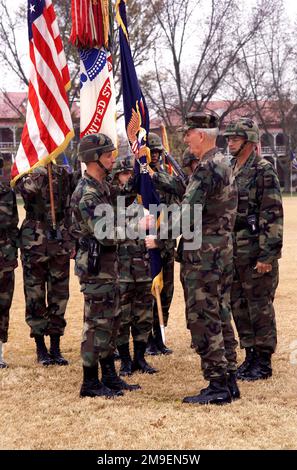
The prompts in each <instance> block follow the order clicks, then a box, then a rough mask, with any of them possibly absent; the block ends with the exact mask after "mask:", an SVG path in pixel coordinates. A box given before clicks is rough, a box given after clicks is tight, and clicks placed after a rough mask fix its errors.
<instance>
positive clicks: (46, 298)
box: [16, 164, 74, 366]
mask: <svg viewBox="0 0 297 470" xmlns="http://www.w3.org/2000/svg"><path fill="white" fill-rule="evenodd" d="M52 176H53V195H54V205H55V213H56V223H57V228H56V230H54V229H53V221H52V216H51V205H50V188H49V178H48V170H47V168H46V167H42V166H40V167H38V168H35V169H34V170H33V172H32V173H29V174H27V175H24V176H22V177H21V178H20V179H19V180H18V181H17V184H16V190H17V191H18V192H20V193H21V195H22V197H23V200H24V205H25V210H26V217H25V219H24V221H23V223H22V226H21V229H20V245H21V255H22V257H21V259H22V265H23V278H24V292H25V301H26V322H27V323H28V325H29V327H30V329H31V332H30V336H31V337H32V338H34V339H35V342H36V352H37V361H38V362H39V363H40V364H42V365H43V366H49V365H53V364H56V365H59V366H66V365H68V361H67V360H66V359H65V358H64V357H63V356H62V354H61V351H60V337H61V336H62V335H63V334H64V330H65V326H66V321H65V311H66V306H67V302H68V298H69V265H70V256H71V252H72V250H73V248H74V246H73V242H72V240H71V237H70V233H69V232H70V225H71V214H70V199H71V194H72V191H73V189H74V188H73V177H74V175H73V174H72V173H70V171H69V168H67V167H65V166H64V165H62V164H52ZM46 335H49V336H50V350H49V352H48V350H47V347H46V344H45V338H44V337H45V336H46Z"/></svg>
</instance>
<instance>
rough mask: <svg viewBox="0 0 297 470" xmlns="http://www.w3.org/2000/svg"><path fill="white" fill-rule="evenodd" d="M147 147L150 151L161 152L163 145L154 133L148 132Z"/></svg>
mask: <svg viewBox="0 0 297 470" xmlns="http://www.w3.org/2000/svg"><path fill="white" fill-rule="evenodd" d="M148 146H149V148H150V149H151V150H160V151H161V152H162V150H163V145H162V140H161V137H160V136H158V134H155V133H154V132H150V133H149V135H148Z"/></svg>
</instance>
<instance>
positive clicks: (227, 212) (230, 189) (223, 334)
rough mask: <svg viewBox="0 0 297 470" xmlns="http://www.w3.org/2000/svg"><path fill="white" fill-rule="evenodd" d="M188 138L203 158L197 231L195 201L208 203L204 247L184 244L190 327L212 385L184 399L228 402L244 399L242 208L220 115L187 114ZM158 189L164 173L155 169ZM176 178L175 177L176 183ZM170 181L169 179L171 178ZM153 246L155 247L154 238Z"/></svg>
mask: <svg viewBox="0 0 297 470" xmlns="http://www.w3.org/2000/svg"><path fill="white" fill-rule="evenodd" d="M182 130H183V132H184V141H185V143H186V144H187V145H188V146H189V150H190V152H191V153H193V154H194V155H195V156H196V157H197V159H199V164H198V166H197V167H196V168H195V169H194V172H193V174H192V176H191V178H190V181H189V184H188V186H187V188H186V190H185V194H184V197H183V199H182V203H181V207H182V212H183V211H185V210H187V209H190V228H191V230H192V231H193V229H194V223H195V222H196V223H197V221H195V219H194V218H193V212H194V208H195V205H201V208H202V227H201V228H202V244H201V247H200V248H199V247H198V248H195V249H194V247H193V248H191V247H186V246H185V243H186V242H188V240H183V239H182V240H183V242H184V245H181V246H182V248H181V251H180V261H181V281H182V285H183V289H184V295H185V302H186V319H187V326H188V328H189V330H190V331H191V337H192V345H193V347H194V348H195V349H196V351H197V353H198V354H199V355H200V358H201V367H202V371H203V375H204V378H205V379H206V380H207V381H209V385H208V387H206V388H204V389H202V390H201V391H200V393H198V394H197V395H194V396H189V397H185V398H184V399H183V402H184V403H195V404H201V405H205V404H216V405H220V404H224V403H230V402H231V400H232V398H233V399H235V398H239V396H240V393H239V390H238V387H237V384H236V376H235V374H236V351H235V350H236V345H237V343H236V340H235V338H234V332H233V328H232V325H231V309H230V288H231V281H232V255H233V246H232V231H233V226H234V221H235V216H236V208H237V190H236V185H235V180H234V178H233V177H232V170H231V165H230V161H229V159H228V158H227V157H225V156H224V155H222V154H221V153H220V151H219V150H218V149H217V147H216V145H215V142H216V137H217V135H218V132H219V129H218V119H217V116H215V115H213V114H208V113H205V112H195V113H190V114H189V115H188V116H187V118H186V123H185V126H184V127H183V128H182ZM153 181H154V182H155V184H156V186H157V188H158V186H160V187H161V186H162V176H161V174H154V175H153ZM175 181H176V180H175V179H174V178H172V184H175V183H174V182H175ZM165 183H166V184H167V183H168V181H166V179H165ZM146 243H147V248H153V247H155V244H156V242H155V240H154V239H153V238H152V237H147V239H146Z"/></svg>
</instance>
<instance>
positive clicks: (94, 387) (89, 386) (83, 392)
mask: <svg viewBox="0 0 297 470" xmlns="http://www.w3.org/2000/svg"><path fill="white" fill-rule="evenodd" d="M83 374H84V379H83V383H82V386H81V389H80V393H79V396H80V397H81V398H83V397H91V398H94V397H106V398H114V397H119V396H122V395H124V394H123V392H121V391H118V392H116V391H114V390H110V388H108V387H106V386H105V385H103V383H101V382H100V381H99V379H98V364H97V365H96V366H94V367H85V366H83Z"/></svg>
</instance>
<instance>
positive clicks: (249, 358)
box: [236, 348, 256, 380]
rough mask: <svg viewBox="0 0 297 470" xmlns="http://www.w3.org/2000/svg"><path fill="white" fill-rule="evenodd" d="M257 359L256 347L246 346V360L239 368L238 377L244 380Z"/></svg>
mask: <svg viewBox="0 0 297 470" xmlns="http://www.w3.org/2000/svg"><path fill="white" fill-rule="evenodd" d="M255 359H256V351H255V349H254V348H245V360H244V361H243V363H242V364H241V365H240V366H239V367H238V369H237V374H236V375H237V378H238V379H239V380H244V376H245V374H246V372H248V370H249V369H250V367H251V366H252V364H253V363H254V361H255Z"/></svg>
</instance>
